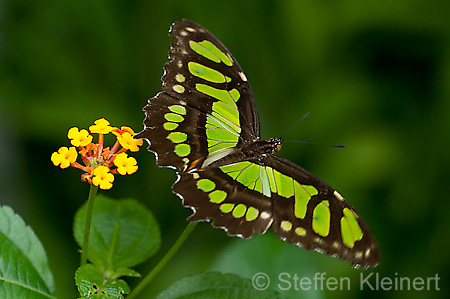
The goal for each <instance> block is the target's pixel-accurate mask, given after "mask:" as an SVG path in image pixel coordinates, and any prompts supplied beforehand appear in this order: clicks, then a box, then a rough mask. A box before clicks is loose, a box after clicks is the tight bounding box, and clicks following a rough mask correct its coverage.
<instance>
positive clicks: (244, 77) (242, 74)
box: [239, 72, 247, 81]
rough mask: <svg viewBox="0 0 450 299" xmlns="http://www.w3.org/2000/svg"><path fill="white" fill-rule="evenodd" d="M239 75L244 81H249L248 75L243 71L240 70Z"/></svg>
mask: <svg viewBox="0 0 450 299" xmlns="http://www.w3.org/2000/svg"><path fill="white" fill-rule="evenodd" d="M239 77H241V79H242V81H247V77H246V76H245V74H244V73H243V72H239Z"/></svg>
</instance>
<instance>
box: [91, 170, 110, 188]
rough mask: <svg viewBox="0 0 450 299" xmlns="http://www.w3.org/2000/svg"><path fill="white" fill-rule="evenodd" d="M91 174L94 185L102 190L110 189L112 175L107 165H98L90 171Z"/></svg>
mask: <svg viewBox="0 0 450 299" xmlns="http://www.w3.org/2000/svg"><path fill="white" fill-rule="evenodd" d="M92 174H93V175H94V177H93V178H92V183H93V184H94V185H95V186H99V187H100V189H103V190H108V189H111V187H112V182H114V175H113V174H112V173H110V172H109V168H108V167H106V166H104V165H100V166H98V167H97V168H95V169H94V170H93V171H92Z"/></svg>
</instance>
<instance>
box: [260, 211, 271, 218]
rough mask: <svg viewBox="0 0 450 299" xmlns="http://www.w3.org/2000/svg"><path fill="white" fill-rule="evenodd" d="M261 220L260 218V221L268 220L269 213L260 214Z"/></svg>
mask: <svg viewBox="0 0 450 299" xmlns="http://www.w3.org/2000/svg"><path fill="white" fill-rule="evenodd" d="M261 218H262V219H268V218H270V213H269V212H266V211H264V212H262V213H261Z"/></svg>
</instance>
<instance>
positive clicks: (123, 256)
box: [74, 195, 161, 278]
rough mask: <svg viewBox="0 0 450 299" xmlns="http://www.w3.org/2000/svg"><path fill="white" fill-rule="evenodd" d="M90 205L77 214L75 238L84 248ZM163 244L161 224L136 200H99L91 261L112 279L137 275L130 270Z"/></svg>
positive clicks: (96, 206)
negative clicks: (87, 214)
mask: <svg viewBox="0 0 450 299" xmlns="http://www.w3.org/2000/svg"><path fill="white" fill-rule="evenodd" d="M86 211H87V205H86V204H84V205H83V206H82V207H81V208H80V209H79V210H78V212H77V213H76V215H75V222H74V235H75V239H76V240H77V242H78V244H79V245H80V246H81V244H82V242H83V235H84V225H85V222H86ZM160 243H161V239H160V232H159V227H158V224H157V223H156V220H155V218H154V217H153V215H152V213H151V212H150V211H149V210H148V209H146V208H145V207H144V206H142V205H141V204H139V203H138V202H136V201H135V200H133V199H124V200H112V199H109V198H107V197H105V196H102V195H98V196H97V197H96V198H95V203H94V211H93V215H92V225H91V233H90V236H89V250H88V258H89V260H90V261H91V262H92V263H94V264H95V265H96V266H98V267H99V268H100V269H104V270H105V272H106V273H108V277H109V278H117V277H118V276H120V275H123V274H124V273H125V274H127V275H130V274H131V275H132V276H136V274H137V273H136V272H134V271H133V272H131V271H130V269H128V268H129V267H133V266H135V265H136V264H139V263H141V262H143V261H145V260H146V259H148V258H149V257H150V256H152V255H153V254H155V253H156V251H157V250H158V248H159V245H160Z"/></svg>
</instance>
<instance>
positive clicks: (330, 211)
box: [173, 155, 379, 267]
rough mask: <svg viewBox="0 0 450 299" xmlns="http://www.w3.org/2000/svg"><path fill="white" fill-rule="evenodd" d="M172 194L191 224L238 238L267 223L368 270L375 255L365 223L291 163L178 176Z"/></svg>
mask: <svg viewBox="0 0 450 299" xmlns="http://www.w3.org/2000/svg"><path fill="white" fill-rule="evenodd" d="M173 190H174V191H175V192H176V193H177V194H178V195H179V196H180V197H181V198H182V199H183V203H184V205H186V206H188V207H191V208H192V209H193V211H194V214H193V215H192V216H191V217H190V218H189V220H191V221H195V220H212V224H213V225H214V226H216V227H221V228H224V229H225V230H226V231H227V232H228V234H229V235H238V236H241V237H244V238H248V237H250V236H252V235H253V234H254V233H264V232H265V231H266V230H267V229H268V228H269V226H270V225H273V229H274V232H275V233H276V234H277V235H278V236H279V237H280V238H282V239H283V240H286V241H288V242H290V243H294V244H296V245H299V246H301V247H304V248H306V249H315V250H318V251H321V252H325V253H327V254H330V255H333V256H337V257H339V258H341V259H343V260H346V261H350V262H351V263H352V264H354V265H358V266H362V267H369V266H375V265H376V264H378V262H379V252H378V247H377V245H376V243H375V242H374V240H373V237H372V234H371V233H370V231H369V229H368V227H367V225H366V224H365V223H364V221H363V220H362V219H361V217H359V215H358V213H357V212H356V211H355V210H354V208H353V207H352V206H351V205H350V204H349V203H348V202H347V201H346V200H345V199H344V198H343V197H342V196H341V195H340V194H339V193H338V192H337V191H335V190H334V189H332V188H331V187H330V186H328V185H327V184H325V183H324V182H322V181H321V180H319V179H318V178H316V177H315V176H313V175H312V174H310V173H308V172H307V171H306V170H304V169H303V168H301V167H300V166H297V165H295V164H294V163H292V162H290V161H288V160H285V159H283V158H280V157H278V156H274V155H268V156H267V157H266V158H265V159H264V161H263V163H262V164H260V163H255V162H251V161H239V162H234V163H231V164H228V165H224V166H220V167H211V168H206V169H202V170H198V171H191V172H184V173H179V180H178V181H177V182H176V183H175V184H174V186H173Z"/></svg>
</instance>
